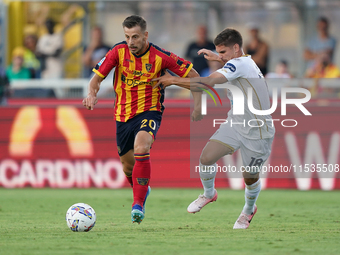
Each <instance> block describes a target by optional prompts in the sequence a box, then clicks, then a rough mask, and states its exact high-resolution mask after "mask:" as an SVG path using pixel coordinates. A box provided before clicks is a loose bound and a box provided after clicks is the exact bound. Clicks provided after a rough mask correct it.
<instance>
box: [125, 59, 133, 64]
mask: <svg viewBox="0 0 340 255" xmlns="http://www.w3.org/2000/svg"><path fill="white" fill-rule="evenodd" d="M125 61H127V62H130V63H133V60H131V59H128V58H126V59H125Z"/></svg>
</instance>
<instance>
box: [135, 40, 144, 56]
mask: <svg viewBox="0 0 340 255" xmlns="http://www.w3.org/2000/svg"><path fill="white" fill-rule="evenodd" d="M145 45H146V42H142V45H141V47H140V48H138V47H136V48H137V51H135V53H134V54H135V55H140V54H142V53H143V52H144V48H145Z"/></svg>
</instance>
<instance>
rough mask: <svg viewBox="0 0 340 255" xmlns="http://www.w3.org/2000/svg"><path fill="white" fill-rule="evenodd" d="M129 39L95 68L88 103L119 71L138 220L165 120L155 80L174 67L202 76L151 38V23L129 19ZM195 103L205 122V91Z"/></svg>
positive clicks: (120, 126) (121, 131) (119, 118)
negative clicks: (153, 149) (148, 28)
mask: <svg viewBox="0 0 340 255" xmlns="http://www.w3.org/2000/svg"><path fill="white" fill-rule="evenodd" d="M123 29H124V34H125V39H126V40H125V41H123V42H120V43H117V44H116V45H114V46H113V47H112V48H111V50H110V51H109V52H108V53H107V54H106V56H105V57H104V58H103V59H102V60H101V61H100V62H99V63H98V64H97V65H96V67H95V68H94V69H93V72H94V73H95V74H94V76H93V77H92V79H91V80H90V83H89V93H88V96H87V97H86V98H85V99H84V100H83V105H84V106H85V107H86V108H87V109H89V110H93V107H94V105H95V104H96V103H97V97H96V95H97V93H98V91H99V88H100V83H101V82H102V80H103V79H104V78H105V77H106V76H107V75H108V74H109V72H110V71H111V70H112V69H113V68H116V69H115V73H114V81H113V87H114V90H115V93H116V99H115V108H114V117H115V120H116V127H117V129H116V139H117V148H118V154H119V156H120V160H121V162H122V164H123V171H124V173H125V175H126V177H127V180H128V181H129V183H130V185H131V186H132V188H133V204H132V211H131V220H132V222H137V223H140V222H141V221H142V220H143V219H144V214H145V200H146V198H147V196H148V195H149V192H150V187H149V182H150V175H151V174H150V173H151V163H150V148H151V145H152V143H153V142H154V139H155V138H156V134H157V131H158V129H159V127H160V124H161V120H162V113H163V110H164V106H163V101H164V89H163V88H161V87H157V88H153V87H152V85H154V84H155V83H156V82H153V81H152V79H153V78H157V77H159V76H161V73H162V72H164V70H166V69H168V70H170V71H172V72H173V73H175V74H177V75H178V76H180V77H198V76H199V75H198V73H197V72H196V71H195V70H194V69H193V68H192V64H191V63H190V62H189V61H187V60H185V59H182V58H180V57H178V56H176V55H175V54H174V53H171V52H169V51H167V50H164V49H162V48H160V47H158V46H156V45H154V44H152V43H151V42H148V32H147V31H146V21H145V20H144V19H143V18H142V17H140V16H137V15H132V16H129V17H127V18H126V19H125V20H124V22H123ZM192 94H193V97H194V100H195V106H194V111H193V113H192V116H191V118H192V120H194V121H196V120H200V119H201V118H202V116H201V110H200V107H201V106H200V97H201V93H197V92H194V93H192Z"/></svg>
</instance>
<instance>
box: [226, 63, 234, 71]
mask: <svg viewBox="0 0 340 255" xmlns="http://www.w3.org/2000/svg"><path fill="white" fill-rule="evenodd" d="M225 68H228V69H229V70H230V71H231V72H233V73H234V72H235V71H236V67H235V66H234V65H233V64H232V63H227V65H226V66H225Z"/></svg>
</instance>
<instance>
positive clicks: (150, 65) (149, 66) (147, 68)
mask: <svg viewBox="0 0 340 255" xmlns="http://www.w3.org/2000/svg"><path fill="white" fill-rule="evenodd" d="M145 68H146V71H148V72H150V70H151V68H152V64H150V63H147V64H145Z"/></svg>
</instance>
